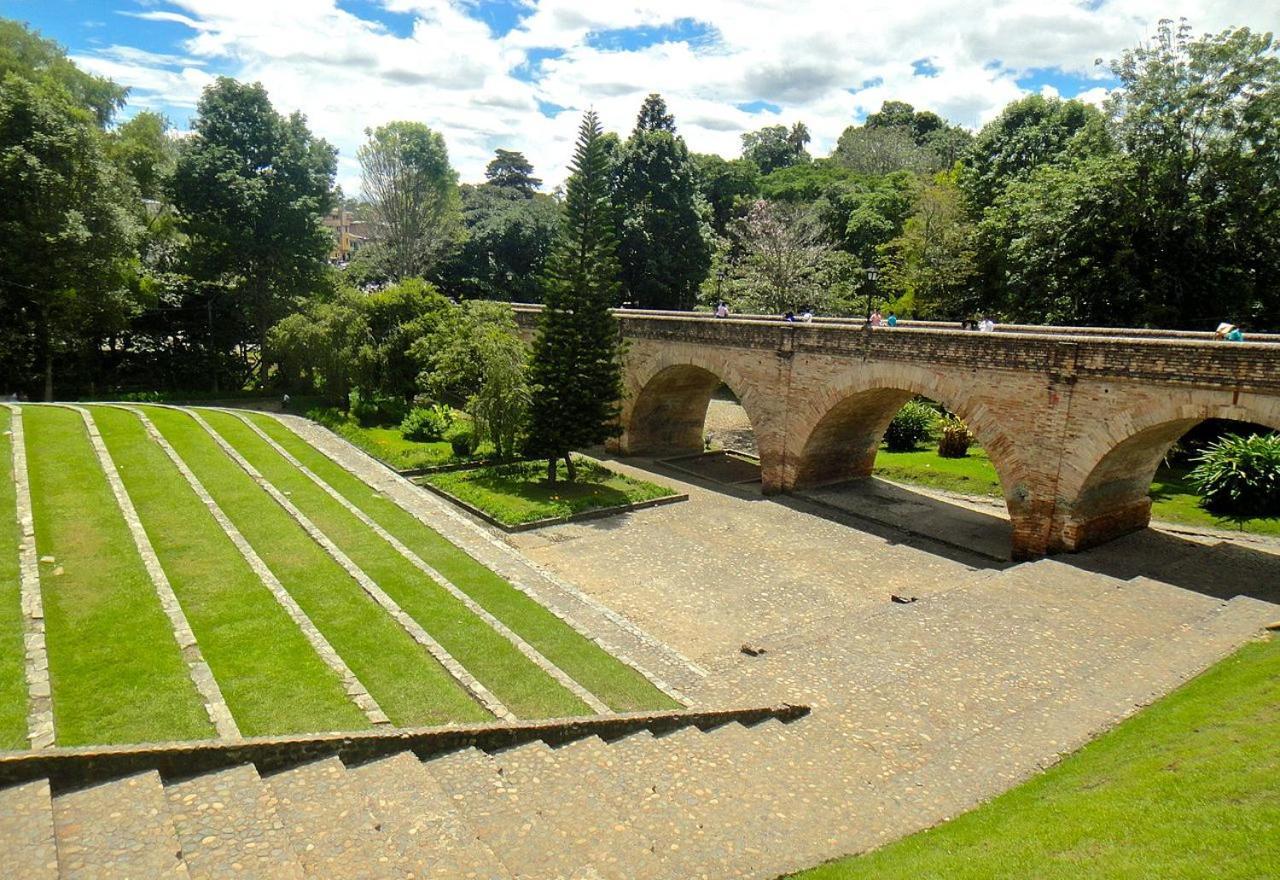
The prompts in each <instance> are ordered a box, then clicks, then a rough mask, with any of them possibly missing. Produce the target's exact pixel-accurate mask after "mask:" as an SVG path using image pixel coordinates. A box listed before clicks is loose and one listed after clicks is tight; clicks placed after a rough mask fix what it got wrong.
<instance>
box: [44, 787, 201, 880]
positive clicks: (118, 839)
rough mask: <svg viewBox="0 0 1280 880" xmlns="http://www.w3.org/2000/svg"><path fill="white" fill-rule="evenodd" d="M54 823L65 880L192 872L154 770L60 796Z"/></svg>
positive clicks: (183, 875) (56, 800)
mask: <svg viewBox="0 0 1280 880" xmlns="http://www.w3.org/2000/svg"><path fill="white" fill-rule="evenodd" d="M53 823H54V832H55V836H56V839H57V843H58V865H59V868H60V870H61V874H60V875H59V876H60V877H62V878H63V880H129V878H133V880H138V878H143V877H145V878H153V877H154V878H175V877H176V878H186V877H189V876H190V875H189V874H188V873H187V866H186V864H185V863H184V862H183V860H182V845H181V843H179V840H178V834H177V832H176V831H175V830H174V827H173V822H172V820H171V819H170V818H169V804H168V802H167V800H166V798H165V793H164V786H163V784H162V783H161V782H160V774H159V773H156V772H155V771H154V770H152V771H148V772H146V773H139V774H137V775H134V776H127V777H125V778H123V779H117V780H114V781H112V782H106V783H103V784H101V785H95V786H92V787H90V788H83V789H80V790H79V791H72V792H66V793H63V794H59V795H58V796H57V797H56V798H54V800H53Z"/></svg>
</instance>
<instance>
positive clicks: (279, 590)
mask: <svg viewBox="0 0 1280 880" xmlns="http://www.w3.org/2000/svg"><path fill="white" fill-rule="evenodd" d="M118 406H119V408H120V409H123V410H125V411H127V412H131V413H133V414H134V415H135V416H137V417H138V419H139V420H140V421H141V422H142V426H143V427H144V428H146V429H147V434H148V435H149V436H150V437H151V439H152V440H153V441H155V443H156V444H157V445H158V446H159V447H160V448H161V449H162V450H164V453H165V455H167V456H168V457H169V460H170V461H171V462H173V464H174V466H175V467H176V468H177V469H178V472H179V473H181V474H182V476H183V479H185V480H186V481H187V485H189V486H190V487H191V489H192V491H193V492H195V493H196V497H197V498H199V499H200V502H201V503H202V504H204V506H205V508H206V509H208V511H209V513H210V514H211V515H212V516H213V518H214V520H215V521H216V522H217V523H218V525H219V526H220V527H221V528H222V531H223V532H224V533H225V534H226V536H227V537H228V538H229V539H230V540H231V543H232V544H234V545H235V548H236V549H237V550H238V551H240V555H241V557H243V559H244V561H245V562H246V563H248V565H249V568H250V569H251V570H252V571H253V573H254V574H255V575H257V577H258V579H259V580H260V581H262V584H263V586H265V587H266V588H267V590H268V591H269V592H270V593H271V595H272V597H274V598H275V600H276V602H277V603H278V604H279V605H280V607H281V608H283V609H284V611H285V613H286V614H288V615H289V619H290V620H292V621H293V622H294V624H296V625H297V627H298V629H300V630H302V635H303V636H304V637H305V638H306V640H307V642H309V643H310V645H311V647H312V649H313V650H314V651H315V652H316V654H318V655H319V657H320V659H321V660H322V661H323V662H324V664H325V665H326V666H328V667H329V668H330V669H331V670H333V671H334V672H335V673H336V674H337V676H338V678H340V679H341V680H342V687H343V691H344V692H345V693H346V695H347V696H348V697H350V698H351V701H352V702H353V703H355V704H356V706H357V707H359V709H360V711H362V712H363V713H364V714H365V717H366V718H368V719H369V722H370V723H371V724H373V725H374V726H375V727H378V726H381V727H387V726H390V724H391V719H390V718H388V717H387V716H386V713H385V712H383V711H382V707H381V706H379V705H378V702H377V701H376V700H375V699H374V698H373V697H372V696H371V695H370V694H369V691H368V689H366V688H365V686H364V684H363V683H362V682H361V681H360V679H359V678H357V677H356V674H355V673H354V672H353V671H352V670H351V667H350V666H348V665H347V664H346V661H344V660H343V659H342V657H341V656H339V654H338V652H337V650H336V649H335V648H334V647H333V645H331V644H329V640H328V639H326V638H325V637H324V635H323V634H322V633H321V632H320V630H318V629H317V628H316V625H315V624H314V623H312V622H311V618H310V617H308V616H307V613H306V612H305V611H303V610H302V607H301V606H300V605H299V604H298V603H297V601H296V600H295V599H294V598H293V596H292V595H290V594H289V591H288V590H286V589H285V587H284V584H282V583H281V582H280V579H279V578H277V577H276V576H275V573H274V572H273V571H272V570H271V569H270V568H268V567H267V564H266V563H265V562H264V561H263V560H262V557H261V556H259V555H258V552H257V551H256V550H254V549H253V547H252V545H250V544H249V541H248V540H247V539H246V538H245V536H244V535H243V534H241V533H240V530H239V529H238V528H236V526H235V523H233V522H232V521H231V519H230V518H229V517H228V516H227V514H226V513H225V512H224V511H223V509H222V508H221V507H219V506H218V502H216V501H214V500H213V496H212V495H210V494H209V491H208V490H207V489H205V487H204V484H203V483H201V482H200V478H199V477H197V476H196V475H195V473H194V472H193V471H192V470H191V468H190V467H189V466H188V465H187V463H186V462H185V461H183V459H182V457H181V456H180V455H178V450H176V449H174V448H173V445H172V444H171V443H169V441H168V440H167V439H165V436H164V435H163V434H161V433H160V431H159V429H157V428H156V426H155V424H154V423H152V421H151V419H149V418H148V417H147V414H146V413H145V412H143V411H142V410H141V409H138V408H137V407H136V406H129V405H118Z"/></svg>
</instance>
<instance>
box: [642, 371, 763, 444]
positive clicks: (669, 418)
mask: <svg viewBox="0 0 1280 880" xmlns="http://www.w3.org/2000/svg"><path fill="white" fill-rule="evenodd" d="M713 406H714V407H715V408H716V410H717V412H716V415H717V416H721V418H720V419H718V420H717V425H716V426H715V427H716V431H715V439H716V440H718V441H719V443H718V444H717V445H720V446H722V447H727V448H737V449H739V450H740V451H745V452H750V453H753V454H755V453H756V449H755V445H756V444H755V431H754V429H755V422H754V420H753V419H752V418H751V416H750V414H749V410H748V408H747V406H746V405H745V404H743V403H742V402H741V401H740V399H739V397H738V395H737V393H736V392H735V389H734V388H733V387H732V386H731V385H730V384H729V383H728V382H727V381H726V380H725V379H724V378H722V377H721V375H720V374H719V373H717V372H714V371H712V370H711V369H708V368H706V367H702V366H697V365H695V364H673V365H671V366H668V367H665V368H663V369H661V370H658V371H657V372H656V373H655V374H654V375H653V376H651V377H650V378H649V379H648V381H646V382H645V383H644V384H643V385H642V386H641V387H640V389H639V391H638V392H636V394H635V397H634V399H633V400H632V401H631V405H630V406H628V407H624V411H623V429H624V431H623V446H624V450H623V451H625V452H627V453H631V454H643V455H681V454H692V453H697V452H702V451H703V450H704V449H705V448H706V443H707V440H708V413H709V411H710V410H711V409H712V407H713ZM721 411H723V412H721Z"/></svg>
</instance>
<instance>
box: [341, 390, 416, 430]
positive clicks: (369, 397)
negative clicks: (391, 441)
mask: <svg viewBox="0 0 1280 880" xmlns="http://www.w3.org/2000/svg"><path fill="white" fill-rule="evenodd" d="M347 401H348V405H347V412H349V413H350V414H351V418H353V419H355V420H356V421H357V422H359V423H360V424H361V425H362V426H363V427H366V428H368V427H372V426H374V425H394V424H396V423H397V422H399V421H401V420H402V419H403V418H404V417H405V411H406V410H407V409H408V407H406V406H405V403H404V401H403V400H401V399H400V398H398V397H391V396H389V395H386V394H379V393H377V392H376V391H375V392H368V391H361V390H360V389H358V388H356V389H353V390H352V392H351V393H350V394H349V395H348V396H347Z"/></svg>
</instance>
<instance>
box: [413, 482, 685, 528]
mask: <svg viewBox="0 0 1280 880" xmlns="http://www.w3.org/2000/svg"><path fill="white" fill-rule="evenodd" d="M414 485H415V486H421V487H422V488H423V489H426V490H427V491H428V492H433V493H435V494H436V495H439V496H440V497H441V498H443V499H445V500H446V501H448V502H449V503H451V504H456V505H457V506H458V507H461V508H462V509H463V510H465V511H466V512H467V513H469V514H471V515H472V516H474V517H476V518H477V519H482V520H484V521H485V522H487V523H488V524H489V525H491V526H494V527H496V528H499V529H502V530H503V531H504V532H506V533H508V534H515V533H518V532H529V531H532V530H533V529H541V528H546V527H547V526H558V525H563V524H565V523H571V522H581V521H582V520H588V519H604V518H605V517H609V516H616V515H617V514H619V513H630V512H632V511H633V510H647V509H648V508H650V507H660V506H662V505H664V504H675V503H676V502H678V501H688V500H689V496H688V494H687V493H684V492H676V493H673V494H671V495H664V496H662V497H661V498H650V499H648V500H646V501H633V502H631V503H630V504H615V505H614V506H613V507H596V508H593V509H591V510H583V511H579V512H578V513H571V514H569V515H568V516H549V517H547V518H545V519H535V520H533V521H531V522H525V523H516V524H515V525H510V524H508V523H504V522H503V521H502V520H500V519H498V518H497V517H495V516H493V515H492V514H490V513H487V512H485V511H484V510H482V509H481V508H479V507H476V506H475V505H474V504H472V503H470V502H468V501H463V500H462V499H461V498H459V497H458V496H457V495H454V494H453V493H451V492H447V491H445V490H444V489H441V488H440V487H439V486H436V485H434V484H432V483H430V482H421V483H414Z"/></svg>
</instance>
